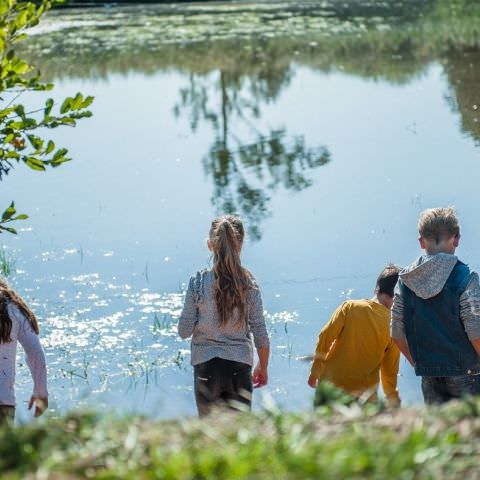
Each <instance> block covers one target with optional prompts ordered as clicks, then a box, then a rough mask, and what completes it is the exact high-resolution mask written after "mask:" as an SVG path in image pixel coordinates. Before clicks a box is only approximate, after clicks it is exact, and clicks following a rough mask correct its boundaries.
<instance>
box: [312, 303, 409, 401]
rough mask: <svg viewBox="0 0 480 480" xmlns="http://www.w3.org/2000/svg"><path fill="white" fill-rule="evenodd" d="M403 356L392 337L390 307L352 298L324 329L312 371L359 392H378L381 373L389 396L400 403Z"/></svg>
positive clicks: (345, 388)
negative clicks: (399, 368)
mask: <svg viewBox="0 0 480 480" xmlns="http://www.w3.org/2000/svg"><path fill="white" fill-rule="evenodd" d="M399 358H400V352H399V350H398V348H397V347H396V345H395V344H394V343H393V341H392V338H391V337H390V310H389V309H388V308H387V307H385V306H384V305H382V304H380V303H378V302H375V301H373V300H349V301H347V302H344V303H343V304H342V305H340V307H338V308H337V310H336V311H335V313H334V314H333V315H332V318H331V319H330V321H329V322H328V323H327V324H326V325H325V327H324V328H323V329H322V331H321V332H320V335H319V337H318V343H317V349H316V352H315V359H314V361H313V364H312V369H311V372H310V373H311V375H312V376H314V377H315V378H317V379H319V380H322V379H328V380H330V381H331V382H332V383H333V384H334V385H336V386H337V387H339V388H341V389H343V390H345V391H346V392H349V393H351V394H353V395H356V396H360V395H361V394H362V393H363V392H365V391H367V390H371V391H372V392H376V391H377V388H378V384H379V377H380V373H381V378H382V387H383V391H384V392H385V396H386V397H387V399H388V400H389V401H390V402H393V403H398V402H399V401H400V399H399V395H398V390H397V375H398V363H399Z"/></svg>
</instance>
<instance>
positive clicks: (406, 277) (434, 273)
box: [400, 253, 458, 299]
mask: <svg viewBox="0 0 480 480" xmlns="http://www.w3.org/2000/svg"><path fill="white" fill-rule="evenodd" d="M457 261H458V258H457V257H456V256H455V255H451V254H449V253H437V254H435V255H422V256H421V257H420V258H418V259H417V260H416V261H415V262H414V263H413V264H412V265H410V266H409V267H406V268H404V269H403V270H402V271H401V272H400V279H401V280H402V282H403V283H404V284H405V285H406V286H407V287H408V288H409V289H410V290H412V291H413V292H414V293H415V295H417V296H418V297H420V298H423V299H427V298H432V297H434V296H435V295H438V294H439V293H440V292H441V291H442V289H443V287H444V286H445V283H446V282H447V279H448V277H449V276H450V274H451V273H452V270H453V268H454V267H455V265H456V263H457Z"/></svg>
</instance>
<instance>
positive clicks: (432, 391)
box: [422, 375, 480, 404]
mask: <svg viewBox="0 0 480 480" xmlns="http://www.w3.org/2000/svg"><path fill="white" fill-rule="evenodd" d="M422 393H423V399H424V400H425V403H427V404H432V403H445V402H448V401H449V400H453V399H455V398H462V397H465V396H468V395H480V375H459V376H455V377H422Z"/></svg>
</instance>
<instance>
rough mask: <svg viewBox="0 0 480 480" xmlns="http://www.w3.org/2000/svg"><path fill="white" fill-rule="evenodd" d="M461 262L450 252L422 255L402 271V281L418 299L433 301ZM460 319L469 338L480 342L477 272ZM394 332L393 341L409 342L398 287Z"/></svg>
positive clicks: (472, 276)
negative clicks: (431, 299)
mask: <svg viewBox="0 0 480 480" xmlns="http://www.w3.org/2000/svg"><path fill="white" fill-rule="evenodd" d="M457 261H458V258H457V257H456V256H455V255H451V254H448V253H437V254H435V255H422V256H421V257H420V258H418V259H417V260H416V261H415V262H414V263H413V264H412V265H410V266H409V267H407V268H404V269H403V270H402V271H401V272H400V278H401V280H402V282H403V283H404V284H405V285H406V286H407V287H408V288H409V289H410V290H412V291H413V293H415V295H417V297H420V298H423V299H427V298H432V297H435V296H436V295H438V294H439V293H440V292H441V291H442V289H443V287H444V286H445V283H446V282H447V280H448V277H449V276H450V274H451V273H452V270H453V267H455V264H456V263H457ZM460 319H461V320H462V322H463V326H464V328H465V332H466V333H467V335H468V338H469V339H470V340H478V339H480V284H479V279H478V274H477V273H475V272H471V274H470V281H469V282H468V285H467V288H466V289H465V291H464V292H463V293H462V295H461V297H460ZM391 329H392V332H391V333H392V338H394V339H398V340H406V337H405V324H404V320H403V299H402V296H401V295H400V292H399V289H398V287H397V289H396V290H395V298H394V302H393V308H392V324H391Z"/></svg>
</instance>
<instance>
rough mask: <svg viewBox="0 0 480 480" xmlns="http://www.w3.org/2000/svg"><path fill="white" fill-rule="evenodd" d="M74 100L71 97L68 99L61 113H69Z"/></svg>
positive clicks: (61, 108) (63, 104)
mask: <svg viewBox="0 0 480 480" xmlns="http://www.w3.org/2000/svg"><path fill="white" fill-rule="evenodd" d="M72 101H73V99H72V98H71V97H67V98H66V99H65V100H64V101H63V103H62V106H61V107H60V113H62V114H63V113H67V112H68V111H69V110H70V109H71V105H72Z"/></svg>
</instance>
